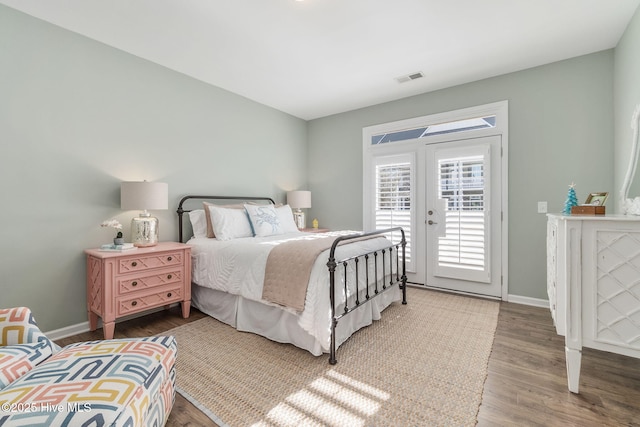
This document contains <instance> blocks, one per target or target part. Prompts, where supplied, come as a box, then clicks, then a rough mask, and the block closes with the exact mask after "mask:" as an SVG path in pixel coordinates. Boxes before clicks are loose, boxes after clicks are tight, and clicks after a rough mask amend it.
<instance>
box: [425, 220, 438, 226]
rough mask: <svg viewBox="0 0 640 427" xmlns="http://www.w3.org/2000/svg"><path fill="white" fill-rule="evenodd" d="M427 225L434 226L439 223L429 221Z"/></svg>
mask: <svg viewBox="0 0 640 427" xmlns="http://www.w3.org/2000/svg"><path fill="white" fill-rule="evenodd" d="M427 224H429V225H433V224H437V222H433V221H431V220H429V221H427Z"/></svg>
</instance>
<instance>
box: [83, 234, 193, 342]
mask: <svg viewBox="0 0 640 427" xmlns="http://www.w3.org/2000/svg"><path fill="white" fill-rule="evenodd" d="M85 253H86V254H87V313H88V315H89V329H90V330H92V331H95V330H96V328H97V327H98V318H99V317H101V318H102V325H103V329H104V337H105V339H111V338H113V333H114V329H115V321H116V320H117V319H118V318H120V317H122V316H124V315H130V314H134V313H142V312H144V311H147V310H149V309H154V308H158V307H165V308H168V307H169V306H170V305H171V304H172V303H175V302H180V303H181V305H182V317H184V318H187V317H189V310H190V308H191V248H190V247H189V245H185V244H184V243H175V242H160V243H158V244H157V245H156V246H151V247H146V248H137V249H131V250H128V251H123V252H112V251H101V250H99V249H87V250H85Z"/></svg>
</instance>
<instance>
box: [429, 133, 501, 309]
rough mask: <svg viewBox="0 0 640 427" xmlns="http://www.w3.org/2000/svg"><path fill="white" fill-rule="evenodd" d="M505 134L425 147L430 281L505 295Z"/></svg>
mask: <svg viewBox="0 0 640 427" xmlns="http://www.w3.org/2000/svg"><path fill="white" fill-rule="evenodd" d="M500 156H501V137H500V136H488V137H481V138H472V139H465V140H458V141H449V142H442V143H436V144H430V145H427V146H426V168H425V169H426V176H425V179H426V187H425V188H426V199H425V200H426V206H425V213H426V218H425V224H426V225H425V227H426V246H427V257H426V262H427V266H426V277H425V281H426V285H427V286H430V287H435V288H444V289H449V290H454V291H460V292H467V293H474V294H480V295H486V296H494V297H501V295H502V283H501V282H502V280H501V271H502V269H501V262H502V254H501V240H502V239H501V206H502V200H501V195H502V189H501V182H502V178H501V159H500Z"/></svg>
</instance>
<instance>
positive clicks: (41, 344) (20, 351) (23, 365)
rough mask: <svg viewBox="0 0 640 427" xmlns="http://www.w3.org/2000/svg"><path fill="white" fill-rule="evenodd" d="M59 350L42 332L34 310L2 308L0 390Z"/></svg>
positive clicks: (0, 321) (0, 319) (0, 313)
mask: <svg viewBox="0 0 640 427" xmlns="http://www.w3.org/2000/svg"><path fill="white" fill-rule="evenodd" d="M58 350H60V347H59V346H58V345H56V344H55V343H54V342H53V341H51V340H50V339H49V338H47V337H46V336H45V335H44V334H43V333H42V331H40V329H39V328H38V325H36V321H35V319H34V318H33V314H32V313H31V310H29V309H28V308H26V307H16V308H8V309H0V390H2V389H3V388H5V387H6V386H8V385H9V384H11V383H12V382H13V381H15V380H16V379H18V378H20V377H21V376H22V375H24V374H25V373H27V372H29V371H30V370H31V369H33V368H34V367H35V366H36V365H38V364H40V363H41V362H43V361H44V360H46V359H48V358H49V357H50V356H51V355H53V354H54V353H56V352H57V351H58Z"/></svg>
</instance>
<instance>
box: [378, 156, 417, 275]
mask: <svg viewBox="0 0 640 427" xmlns="http://www.w3.org/2000/svg"><path fill="white" fill-rule="evenodd" d="M402 157H404V158H405V159H406V160H403V159H402ZM413 169H414V167H413V161H412V159H410V158H408V159H407V157H406V156H400V158H399V157H398V156H394V157H393V158H391V159H390V158H386V159H385V158H379V159H377V160H376V169H375V180H376V189H375V228H376V229H377V230H381V229H385V228H391V227H402V228H403V230H404V232H405V238H406V240H407V246H406V258H405V259H406V262H407V266H409V265H410V264H411V232H412V224H413V209H412V207H413V188H412V183H413V173H414V171H413ZM393 234H394V235H392V236H391V240H392V241H393V242H394V243H396V242H399V241H400V238H401V235H400V233H393Z"/></svg>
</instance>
